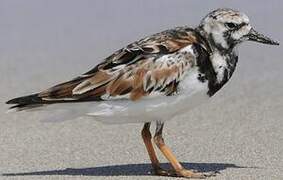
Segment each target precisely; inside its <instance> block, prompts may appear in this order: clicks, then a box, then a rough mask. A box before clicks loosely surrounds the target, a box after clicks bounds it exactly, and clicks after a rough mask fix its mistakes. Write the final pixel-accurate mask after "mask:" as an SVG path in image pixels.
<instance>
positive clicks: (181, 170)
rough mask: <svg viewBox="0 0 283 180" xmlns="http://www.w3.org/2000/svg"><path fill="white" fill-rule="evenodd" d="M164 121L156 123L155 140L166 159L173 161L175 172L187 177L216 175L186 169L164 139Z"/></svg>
mask: <svg viewBox="0 0 283 180" xmlns="http://www.w3.org/2000/svg"><path fill="white" fill-rule="evenodd" d="M163 125H164V123H162V122H159V121H157V123H156V133H155V136H154V142H155V144H156V145H157V147H158V148H159V149H160V151H161V152H162V153H163V155H164V156H165V157H166V159H167V160H168V161H169V162H170V163H171V165H172V167H173V168H174V170H175V174H176V175H177V176H181V177H187V178H205V177H209V176H215V173H199V172H194V171H193V170H188V169H185V168H184V167H183V166H182V165H181V164H180V163H179V161H178V160H177V158H176V156H175V155H174V154H173V153H172V151H171V150H170V149H169V148H168V146H166V144H165V142H164V139H163V137H162V130H163Z"/></svg>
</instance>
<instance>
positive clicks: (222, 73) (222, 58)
mask: <svg viewBox="0 0 283 180" xmlns="http://www.w3.org/2000/svg"><path fill="white" fill-rule="evenodd" d="M197 31H198V33H199V35H201V36H202V38H203V39H204V41H205V46H206V47H207V51H208V54H209V58H208V61H210V63H209V64H211V68H210V70H207V71H213V72H210V73H207V77H208V81H209V92H208V95H210V96H212V95H213V94H215V93H216V92H217V91H218V90H219V89H220V88H221V87H222V86H223V85H224V84H225V83H226V82H228V80H229V79H230V78H231V76H232V74H233V72H234V71H235V68H236V65H237V61H238V55H237V53H236V49H235V47H234V48H231V49H225V50H224V49H223V48H219V47H218V46H215V43H213V42H211V40H210V39H209V35H207V34H206V33H205V32H204V31H202V30H201V29H198V28H197Z"/></svg>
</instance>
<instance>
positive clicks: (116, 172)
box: [2, 163, 255, 176]
mask: <svg viewBox="0 0 283 180" xmlns="http://www.w3.org/2000/svg"><path fill="white" fill-rule="evenodd" d="M182 164H183V165H184V167H186V168H189V169H193V170H197V171H199V172H210V171H217V172H220V171H222V170H225V169H227V168H255V167H243V166H237V165H235V164H227V163H182ZM161 165H162V167H165V168H170V165H169V164H168V163H163V164H161ZM2 175H3V176H35V175H40V176H44V175H71V176H144V175H152V173H151V164H125V165H111V166H101V167H90V168H79V169H75V168H67V169H62V170H59V169H58V170H48V171H35V172H22V173H6V174H2Z"/></svg>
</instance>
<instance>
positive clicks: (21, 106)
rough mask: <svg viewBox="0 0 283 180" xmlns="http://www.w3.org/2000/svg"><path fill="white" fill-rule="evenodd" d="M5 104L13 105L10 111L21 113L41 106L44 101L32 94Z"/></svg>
mask: <svg viewBox="0 0 283 180" xmlns="http://www.w3.org/2000/svg"><path fill="white" fill-rule="evenodd" d="M6 104H14V106H11V107H10V108H9V109H10V110H15V111H21V110H25V109H30V108H34V107H39V106H42V105H43V104H44V100H42V98H41V97H39V96H38V94H32V95H28V96H22V97H18V98H14V99H11V100H9V101H7V102H6Z"/></svg>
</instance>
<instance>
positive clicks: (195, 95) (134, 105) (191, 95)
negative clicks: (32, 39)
mask: <svg viewBox="0 0 283 180" xmlns="http://www.w3.org/2000/svg"><path fill="white" fill-rule="evenodd" d="M197 76H198V73H197V69H191V70H190V71H189V73H188V74H187V76H186V77H185V79H184V80H183V81H182V82H181V83H180V89H179V92H178V93H177V94H176V95H172V96H164V95H163V96H155V97H149V98H143V99H141V100H138V101H130V100H127V99H120V100H109V101H100V102H83V103H66V104H54V105H48V106H45V107H42V108H37V109H34V110H38V109H41V110H43V111H44V112H45V113H46V115H47V118H46V119H44V120H48V121H50V120H52V121H60V120H61V121H62V120H68V119H75V118H80V117H86V116H87V117H91V118H92V119H94V120H97V121H100V122H103V123H142V122H150V121H156V120H160V121H166V120H170V119H172V118H173V117H174V116H177V115H181V114H183V113H186V112H188V111H189V110H191V109H193V108H195V107H197V106H198V105H199V104H200V103H202V102H204V101H205V100H207V99H208V96H207V94H206V92H207V83H201V82H199V81H198V80H197ZM44 112H43V113H44Z"/></svg>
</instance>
